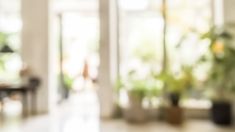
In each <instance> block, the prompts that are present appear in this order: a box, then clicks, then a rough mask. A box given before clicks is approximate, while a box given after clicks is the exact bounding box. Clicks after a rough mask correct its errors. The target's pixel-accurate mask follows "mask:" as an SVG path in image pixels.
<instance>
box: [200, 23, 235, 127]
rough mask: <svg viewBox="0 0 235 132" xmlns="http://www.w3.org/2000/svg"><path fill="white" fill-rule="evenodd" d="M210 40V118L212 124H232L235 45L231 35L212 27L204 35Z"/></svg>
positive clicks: (226, 31)
mask: <svg viewBox="0 0 235 132" xmlns="http://www.w3.org/2000/svg"><path fill="white" fill-rule="evenodd" d="M202 38H203V39H209V40H210V46H209V51H210V57H209V59H210V61H211V63H212V66H211V69H210V74H209V78H208V84H210V85H209V86H210V87H212V88H213V89H211V90H213V91H212V94H211V95H212V108H211V117H212V120H213V122H214V123H216V124H219V125H230V124H231V123H232V104H231V97H232V95H231V94H232V92H234V91H235V45H234V43H233V38H232V35H231V34H230V33H229V32H228V30H226V29H225V28H218V27H213V28H212V29H211V30H210V31H209V32H208V33H206V34H204V35H203V37H202Z"/></svg>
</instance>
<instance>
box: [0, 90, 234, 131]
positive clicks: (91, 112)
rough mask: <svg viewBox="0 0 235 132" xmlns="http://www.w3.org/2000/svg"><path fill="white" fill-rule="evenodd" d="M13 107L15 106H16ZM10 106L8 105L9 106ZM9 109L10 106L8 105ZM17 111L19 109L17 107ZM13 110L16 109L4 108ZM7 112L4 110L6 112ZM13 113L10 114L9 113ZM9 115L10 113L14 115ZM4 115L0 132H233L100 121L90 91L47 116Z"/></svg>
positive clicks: (200, 123)
mask: <svg viewBox="0 0 235 132" xmlns="http://www.w3.org/2000/svg"><path fill="white" fill-rule="evenodd" d="M16 104H17V103H16ZM9 105H10V104H9ZM11 105H12V104H11ZM18 107H20V105H19V106H18ZM8 108H14V109H16V106H8ZM6 111H7V110H6ZM12 111H13V110H12ZM12 111H11V112H10V113H14V112H12ZM16 113H17V110H15V113H14V114H13V115H14V116H10V115H11V114H6V115H4V118H1V121H0V122H1V123H0V132H198V131H200V132H234V131H235V128H234V127H230V128H226V127H218V126H215V125H214V124H213V123H211V122H210V121H208V120H187V121H186V122H185V124H184V125H182V126H178V127H177V126H171V125H169V124H167V123H165V122H158V121H154V122H150V123H146V124H136V125H133V124H128V123H126V122H125V121H123V120H109V121H100V119H99V104H98V98H97V95H96V93H95V92H94V91H93V90H84V91H83V92H77V93H75V94H72V96H71V98H70V99H69V100H68V101H66V102H65V103H63V104H62V105H60V106H59V107H58V108H57V109H56V111H53V112H52V113H51V114H49V115H43V116H42V115H41V116H37V117H32V118H28V119H24V120H23V119H22V118H21V117H20V116H17V114H16Z"/></svg>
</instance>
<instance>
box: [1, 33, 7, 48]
mask: <svg viewBox="0 0 235 132" xmlns="http://www.w3.org/2000/svg"><path fill="white" fill-rule="evenodd" d="M7 38H8V34H6V33H3V32H0V46H2V45H3V44H6V43H7Z"/></svg>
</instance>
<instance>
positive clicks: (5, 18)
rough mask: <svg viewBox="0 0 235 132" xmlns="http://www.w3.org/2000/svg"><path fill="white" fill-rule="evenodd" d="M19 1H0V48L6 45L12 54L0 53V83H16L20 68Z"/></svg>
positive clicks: (20, 25) (20, 24)
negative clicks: (11, 50)
mask: <svg viewBox="0 0 235 132" xmlns="http://www.w3.org/2000/svg"><path fill="white" fill-rule="evenodd" d="M20 14H21V13H20V0H0V36H1V40H0V41H1V42H0V47H1V48H2V47H3V45H4V44H7V45H8V46H10V48H12V49H13V50H14V53H0V82H4V83H6V82H10V83H12V82H17V81H18V80H19V75H18V73H19V71H20V68H21V59H20V55H19V51H20V31H21V27H22V23H21V16H20Z"/></svg>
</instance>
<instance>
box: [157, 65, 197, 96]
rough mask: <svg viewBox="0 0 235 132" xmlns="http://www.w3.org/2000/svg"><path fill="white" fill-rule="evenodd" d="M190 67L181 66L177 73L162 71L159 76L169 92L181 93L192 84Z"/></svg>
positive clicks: (192, 77)
mask: <svg viewBox="0 0 235 132" xmlns="http://www.w3.org/2000/svg"><path fill="white" fill-rule="evenodd" d="M192 70H193V68H192V67H186V66H185V67H182V71H181V73H179V74H178V75H176V74H173V73H169V72H168V73H164V74H161V75H160V78H161V79H162V80H163V81H164V82H165V87H166V89H167V92H169V93H179V94H183V93H184V92H185V91H186V90H188V89H189V88H191V87H193V86H194V83H195V79H194V76H193V72H192Z"/></svg>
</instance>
